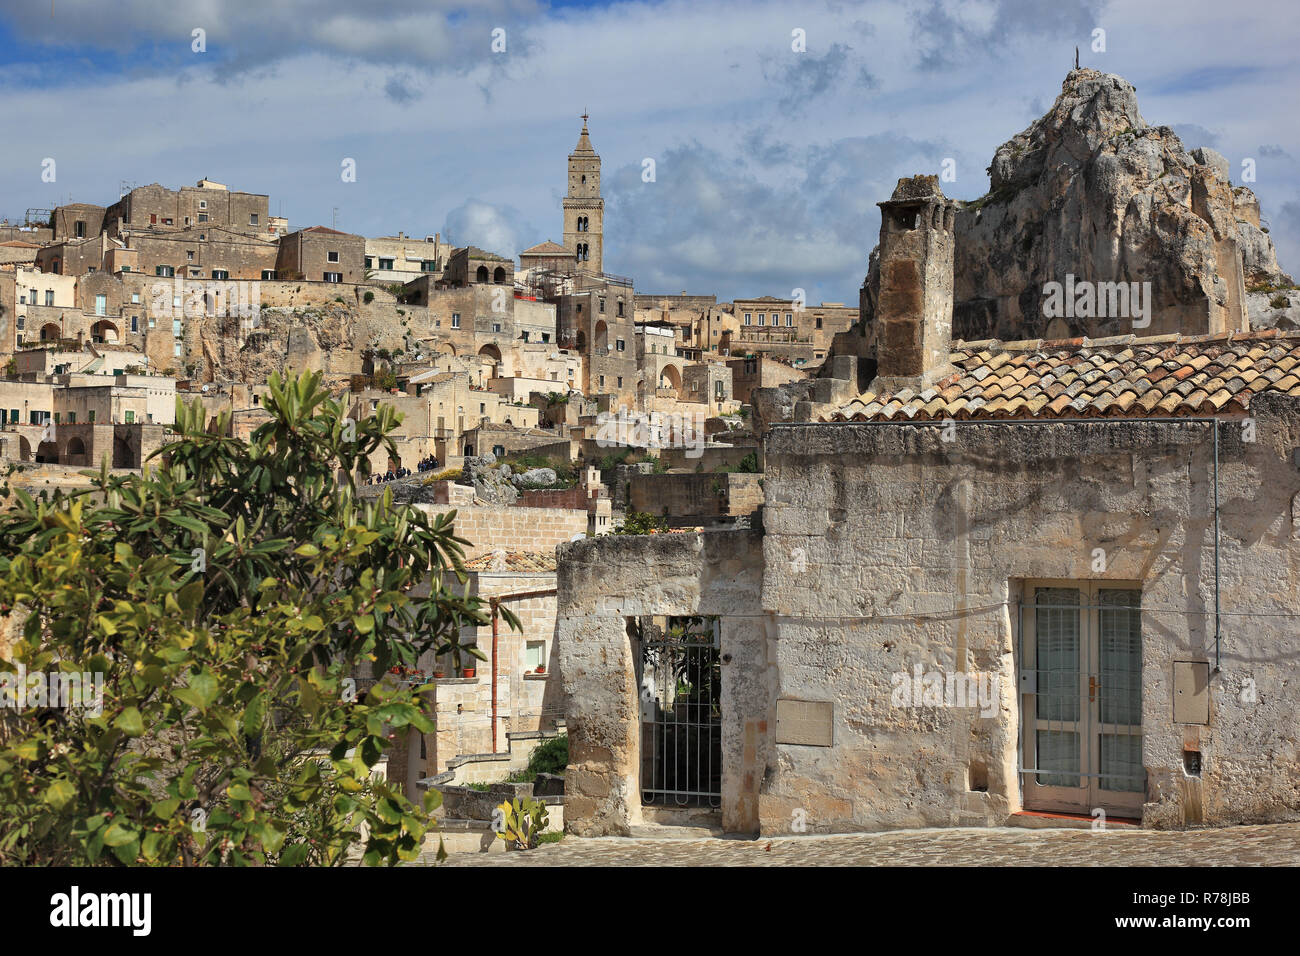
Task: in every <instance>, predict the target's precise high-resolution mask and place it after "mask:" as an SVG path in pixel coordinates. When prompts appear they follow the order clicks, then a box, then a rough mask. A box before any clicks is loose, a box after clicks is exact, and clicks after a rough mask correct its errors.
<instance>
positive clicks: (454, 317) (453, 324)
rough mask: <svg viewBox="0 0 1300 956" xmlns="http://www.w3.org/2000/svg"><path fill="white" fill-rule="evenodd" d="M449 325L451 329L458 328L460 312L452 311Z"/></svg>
mask: <svg viewBox="0 0 1300 956" xmlns="http://www.w3.org/2000/svg"><path fill="white" fill-rule="evenodd" d="M451 327H452V328H453V329H458V328H460V313H459V312H453V313H452V314H451Z"/></svg>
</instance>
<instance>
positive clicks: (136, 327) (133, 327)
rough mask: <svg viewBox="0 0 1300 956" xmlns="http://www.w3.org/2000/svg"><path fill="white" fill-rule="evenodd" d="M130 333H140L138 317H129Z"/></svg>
mask: <svg viewBox="0 0 1300 956" xmlns="http://www.w3.org/2000/svg"><path fill="white" fill-rule="evenodd" d="M131 331H132V332H139V331H140V317H139V316H138V315H133V316H131Z"/></svg>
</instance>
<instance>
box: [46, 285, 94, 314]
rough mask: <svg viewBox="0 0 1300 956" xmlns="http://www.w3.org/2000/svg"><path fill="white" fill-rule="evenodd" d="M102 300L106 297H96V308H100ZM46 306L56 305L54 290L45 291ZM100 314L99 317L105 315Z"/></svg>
mask: <svg viewBox="0 0 1300 956" xmlns="http://www.w3.org/2000/svg"><path fill="white" fill-rule="evenodd" d="M102 298H104V297H103V296H95V302H96V308H98V302H99V300H100V299H102ZM45 304H46V305H53V304H54V290H53V289H46V290H45ZM98 314H99V315H103V314H104V313H103V312H100V313H98Z"/></svg>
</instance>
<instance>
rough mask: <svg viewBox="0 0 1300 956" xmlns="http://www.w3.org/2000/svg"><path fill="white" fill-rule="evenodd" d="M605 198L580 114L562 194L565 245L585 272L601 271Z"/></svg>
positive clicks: (597, 166)
mask: <svg viewBox="0 0 1300 956" xmlns="http://www.w3.org/2000/svg"><path fill="white" fill-rule="evenodd" d="M604 244H605V200H603V199H601V198H600V157H599V156H598V155H596V151H595V150H594V149H592V148H591V140H590V139H588V138H587V114H586V113H583V114H582V132H581V133H580V134H579V135H578V145H577V146H575V147H574V150H573V152H571V153H570V154H569V193H568V195H567V196H566V197H565V198H564V246H565V248H567V249H569V250H571V251H572V252H573V254H574V255H575V256H576V257H577V260H578V269H580V270H582V271H584V272H604V271H605V269H604V263H605V249H604Z"/></svg>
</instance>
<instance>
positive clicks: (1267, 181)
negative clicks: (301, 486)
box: [0, 0, 1300, 303]
mask: <svg viewBox="0 0 1300 956" xmlns="http://www.w3.org/2000/svg"><path fill="white" fill-rule="evenodd" d="M52 6H53V12H52V14H51V5H50V4H49V3H47V2H46V0H36V2H32V3H22V4H18V3H15V2H12V0H7V2H6V3H5V4H4V8H3V10H0V57H2V58H3V59H2V60H0V62H3V64H4V69H3V70H0V122H3V124H4V128H5V129H6V130H7V131H8V134H9V135H8V136H7V138H6V139H7V143H6V148H5V150H4V151H3V152H2V153H0V216H8V217H10V218H13V217H18V216H21V215H22V214H23V212H24V210H26V209H27V208H28V207H51V206H54V205H57V204H58V203H60V202H67V201H70V200H75V201H82V202H95V203H101V204H106V203H109V202H112V201H113V200H114V199H116V197H117V195H118V192H119V186H120V184H121V183H122V182H123V181H125V182H128V183H136V184H144V183H150V182H161V183H164V184H166V185H169V186H178V185H182V184H187V183H193V182H195V181H196V180H198V179H199V178H201V177H209V178H212V179H215V180H218V181H220V182H224V183H227V184H228V185H230V186H231V187H232V188H237V189H245V190H249V191H254V192H264V193H267V194H269V195H270V197H271V210H272V212H273V213H277V214H283V215H285V216H287V217H288V218H289V220H290V227H291V228H297V227H299V226H304V225H313V224H317V223H320V224H324V225H330V224H331V223H332V222H333V221H334V216H335V210H336V209H337V223H338V226H339V228H342V229H347V230H349V231H353V232H359V233H363V234H366V235H386V234H393V233H396V232H397V231H398V230H401V231H404V232H406V233H408V234H411V235H425V234H429V233H433V232H435V231H436V232H442V233H443V234H444V235H447V236H449V237H450V239H451V240H452V241H453V242H456V243H458V244H463V243H467V242H472V243H474V244H476V245H480V246H484V247H487V248H490V249H493V250H495V251H498V252H501V253H503V254H508V255H513V254H515V253H517V252H518V251H519V250H520V249H521V248H524V247H526V246H528V245H532V244H533V243H535V242H539V241H541V240H542V239H546V238H552V239H559V238H560V231H561V230H560V221H561V220H560V209H559V204H560V199H561V198H562V192H563V187H564V175H565V158H566V156H567V154H568V152H569V150H570V149H572V147H573V145H574V142H575V141H576V138H577V134H578V129H579V126H580V123H581V121H580V120H579V118H578V114H580V113H581V112H582V111H583V109H584V108H586V109H589V110H590V113H591V125H590V128H591V137H592V141H593V143H594V144H595V146H596V149H597V150H598V151H599V152H600V154H601V156H602V159H603V161H604V194H605V199H606V243H607V252H606V260H605V267H606V269H607V270H608V271H611V272H616V273H620V274H624V275H630V276H632V277H634V278H635V279H636V284H637V288H638V290H640V291H645V292H679V291H682V290H686V291H689V292H692V293H716V294H717V295H718V297H719V298H720V299H723V300H727V299H731V298H733V297H735V296H748V295H763V294H772V295H786V294H789V292H790V290H791V289H793V288H796V287H798V288H803V289H805V290H806V291H807V295H808V298H809V299H810V300H811V301H814V302H818V301H843V302H849V303H852V302H856V299H857V290H858V287H859V286H860V284H861V281H862V277H863V275H864V273H865V271H866V262H867V255H868V253H869V252H870V250H871V247H872V245H874V243H875V241H876V238H877V233H878V231H879V216H878V210H877V208H876V205H875V204H876V203H877V202H878V201H880V200H881V199H884V198H887V196H888V194H889V192H890V191H891V189H892V187H893V184H894V182H895V181H896V180H897V178H898V177H899V176H904V175H911V174H914V173H918V172H938V171H939V168H940V166H941V164H942V162H943V160H944V159H946V158H952V159H953V160H955V162H956V169H957V180H956V182H953V183H947V184H945V191H946V192H948V194H949V195H951V196H954V197H956V198H959V199H973V198H975V197H977V196H980V195H982V194H983V193H984V192H986V191H987V187H988V178H987V174H986V173H985V167H986V166H987V165H988V163H989V161H990V160H991V158H992V155H993V151H994V149H995V148H996V147H997V145H998V144H999V143H1001V142H1003V141H1005V140H1007V139H1009V138H1010V137H1011V136H1012V135H1014V134H1015V133H1017V132H1019V131H1020V130H1021V129H1023V128H1024V127H1025V126H1027V125H1028V124H1029V122H1030V121H1031V120H1032V119H1034V118H1035V117H1036V116H1038V115H1041V114H1042V113H1043V112H1045V111H1046V109H1047V108H1048V107H1049V106H1050V105H1051V103H1052V101H1053V99H1054V98H1055V96H1056V94H1057V93H1058V92H1059V90H1060V85H1061V81H1062V80H1063V79H1064V77H1065V73H1066V71H1067V69H1068V68H1069V66H1070V64H1071V63H1072V62H1073V58H1074V48H1075V46H1076V45H1077V46H1079V47H1080V48H1081V51H1082V52H1081V57H1082V61H1083V63H1084V64H1085V65H1088V66H1093V67H1096V68H1098V69H1102V70H1105V71H1106V72H1110V73H1118V74H1120V75H1121V76H1124V77H1125V78H1126V79H1128V80H1129V81H1130V82H1132V83H1133V84H1134V85H1135V86H1136V87H1137V90H1138V97H1139V102H1140V104H1141V108H1142V114H1143V116H1144V117H1145V119H1146V120H1147V122H1149V123H1152V124H1156V125H1170V126H1173V127H1174V128H1175V129H1176V130H1178V131H1179V133H1180V135H1181V136H1182V137H1183V140H1184V144H1185V145H1186V146H1187V147H1188V148H1189V149H1190V148H1193V147H1195V146H1201V145H1205V146H1211V147H1213V148H1215V149H1217V150H1219V151H1220V152H1221V153H1223V154H1224V155H1225V156H1227V157H1228V159H1229V161H1230V163H1231V164H1232V168H1233V170H1234V176H1233V178H1234V182H1236V181H1238V180H1239V178H1240V176H1239V171H1240V169H1241V163H1242V161H1243V159H1246V158H1251V159H1254V160H1255V162H1256V169H1257V177H1258V178H1257V181H1256V182H1254V183H1248V185H1250V186H1251V187H1252V188H1254V189H1255V191H1256V192H1257V193H1258V194H1259V196H1260V201H1261V205H1262V208H1263V212H1264V217H1265V219H1267V220H1268V221H1269V224H1270V227H1271V235H1272V236H1273V238H1274V239H1275V241H1276V242H1277V245H1278V252H1279V259H1280V260H1281V263H1282V265H1283V267H1284V269H1286V270H1287V271H1289V272H1291V273H1292V274H1293V275H1294V274H1296V273H1297V272H1300V161H1298V160H1297V158H1296V157H1300V124H1297V122H1296V119H1297V112H1298V110H1297V105H1298V103H1297V100H1298V99H1300V93H1297V91H1298V90H1300V66H1297V62H1296V58H1295V56H1294V51H1295V49H1296V48H1297V40H1300V27H1297V22H1300V21H1298V19H1297V18H1296V17H1295V16H1294V15H1293V13H1292V7H1291V5H1290V4H1289V3H1286V2H1282V0H1264V2H1260V0H1256V2H1252V3H1250V4H1235V5H1225V4H1222V3H1220V2H1209V0H1186V2H1181V0H1179V2H1122V3H1119V2H1117V3H1105V2H1102V0H1054V2H1039V0H971V2H965V3H961V4H941V3H936V2H934V0H890V2H879V3H875V2H872V3H845V2H823V3H799V4H791V3H775V2H773V3H767V2H762V0H757V2H748V0H746V2H732V0H710V2H708V3H699V2H693V0H692V2H686V0H682V2H671V0H669V2H655V3H650V2H622V3H582V2H567V3H542V2H536V0H478V2H474V3H471V4H464V3H443V2H437V0H432V2H431V0H419V2H417V0H389V2H385V3H383V4H375V5H371V4H368V3H364V2H360V0H263V2H245V0H224V2H223V0H115V2H113V3H103V2H101V0H54V2H53V5H52ZM1097 28H1100V29H1103V30H1105V41H1106V49H1105V51H1104V52H1093V51H1092V50H1091V46H1092V43H1093V31H1094V30H1095V29H1097ZM196 29H199V30H203V31H204V33H203V38H204V46H205V47H206V48H205V49H204V50H202V51H198V52H196V51H195V50H194V49H193V47H194V45H195V41H194V39H193V35H194V34H193V31H194V30H196ZM496 30H503V31H505V32H504V38H505V46H506V49H505V51H504V52H493V50H492V42H493V32H494V31H496ZM795 30H802V31H804V35H805V36H806V50H805V51H804V52H795V51H794V50H792V48H791V47H792V39H791V37H792V32H793V31H795ZM498 36H500V34H498ZM46 158H53V159H54V160H55V161H56V172H57V175H56V180H55V182H53V183H47V182H43V181H42V179H41V169H42V165H41V164H42V161H43V160H44V159H46ZM345 158H351V159H354V160H355V161H356V167H357V180H356V182H352V183H344V182H343V181H342V180H341V177H340V170H341V164H342V162H343V160H344V159H345ZM647 158H649V159H653V160H654V161H655V180H654V182H649V183H648V182H644V181H643V178H642V169H643V162H644V160H645V159H647Z"/></svg>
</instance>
